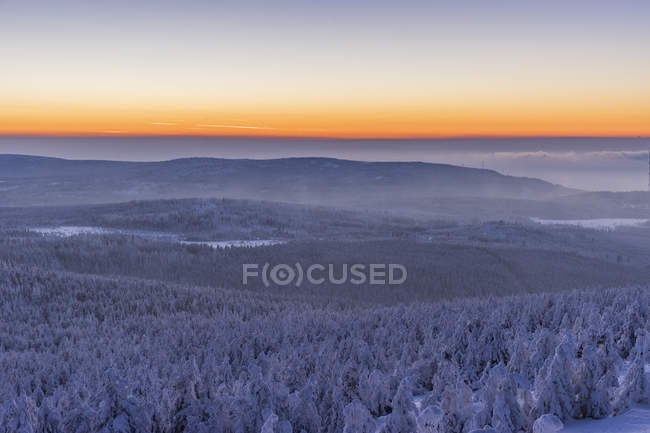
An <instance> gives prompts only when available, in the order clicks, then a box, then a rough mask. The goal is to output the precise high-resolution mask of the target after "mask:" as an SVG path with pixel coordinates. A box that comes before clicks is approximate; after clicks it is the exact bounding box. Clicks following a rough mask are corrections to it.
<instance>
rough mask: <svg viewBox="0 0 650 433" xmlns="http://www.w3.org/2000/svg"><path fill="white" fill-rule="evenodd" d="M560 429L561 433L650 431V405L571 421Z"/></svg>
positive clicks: (635, 432) (640, 432) (634, 432)
mask: <svg viewBox="0 0 650 433" xmlns="http://www.w3.org/2000/svg"><path fill="white" fill-rule="evenodd" d="M560 431H561V433H650V406H637V407H634V408H632V409H630V410H628V411H627V412H625V413H623V414H621V415H618V416H615V417H612V418H606V419H598V420H595V419H589V420H576V421H569V422H567V423H566V425H565V427H564V429H562V430H560Z"/></svg>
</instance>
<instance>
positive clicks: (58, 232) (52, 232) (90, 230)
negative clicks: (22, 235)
mask: <svg viewBox="0 0 650 433" xmlns="http://www.w3.org/2000/svg"><path fill="white" fill-rule="evenodd" d="M29 230H30V231H32V232H35V233H40V234H42V235H46V236H60V237H70V236H76V235H108V234H122V235H133V236H142V237H147V238H157V239H161V238H162V239H169V240H171V241H174V242H180V243H182V244H185V245H207V246H209V247H211V248H242V247H263V246H268V245H278V244H283V243H285V242H286V241H282V240H277V239H258V240H228V241H183V240H180V239H179V236H178V235H176V234H174V233H165V232H152V231H142V230H123V229H114V228H106V227H89V226H59V227H33V228H30V229H29Z"/></svg>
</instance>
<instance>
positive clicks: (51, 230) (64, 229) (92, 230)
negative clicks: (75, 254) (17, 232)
mask: <svg viewBox="0 0 650 433" xmlns="http://www.w3.org/2000/svg"><path fill="white" fill-rule="evenodd" d="M29 231H32V232H35V233H40V234H42V235H52V236H62V237H69V236H75V235H86V234H87V235H103V234H108V233H118V232H119V230H113V229H105V228H102V227H86V226H60V227H33V228H31V229H29Z"/></svg>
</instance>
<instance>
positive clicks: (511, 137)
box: [0, 133, 650, 141]
mask: <svg viewBox="0 0 650 433" xmlns="http://www.w3.org/2000/svg"><path fill="white" fill-rule="evenodd" d="M0 138H125V139H129V138H130V139H132V138H197V139H199V138H204V139H205V138H214V139H262V140H294V141H295V140H339V141H392V140H404V141H427V140H468V139H475V140H516V139H578V140H579V139H627V140H635V139H636V140H638V139H641V140H647V139H650V135H648V136H644V135H552V134H549V135H516V134H513V135H482V134H467V135H445V136H358V137H357V136H311V135H310V136H295V135H288V136H282V135H261V134H250V135H244V134H234V135H228V134H219V135H214V134H126V133H125V134H121V133H119V134H118V133H111V134H99V133H89V134H40V133H33V134H29V133H26V134H2V133H0Z"/></svg>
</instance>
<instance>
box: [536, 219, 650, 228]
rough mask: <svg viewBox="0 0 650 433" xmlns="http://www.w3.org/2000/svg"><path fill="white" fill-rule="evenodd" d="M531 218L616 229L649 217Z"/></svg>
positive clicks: (555, 223)
mask: <svg viewBox="0 0 650 433" xmlns="http://www.w3.org/2000/svg"><path fill="white" fill-rule="evenodd" d="M531 220H532V221H533V222H536V223H538V224H543V225H563V226H567V225H568V226H578V227H584V228H587V229H595V230H614V229H616V228H618V227H634V226H640V225H643V224H646V223H648V220H647V219H639V218H594V219H584V220H552V219H543V218H531Z"/></svg>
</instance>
